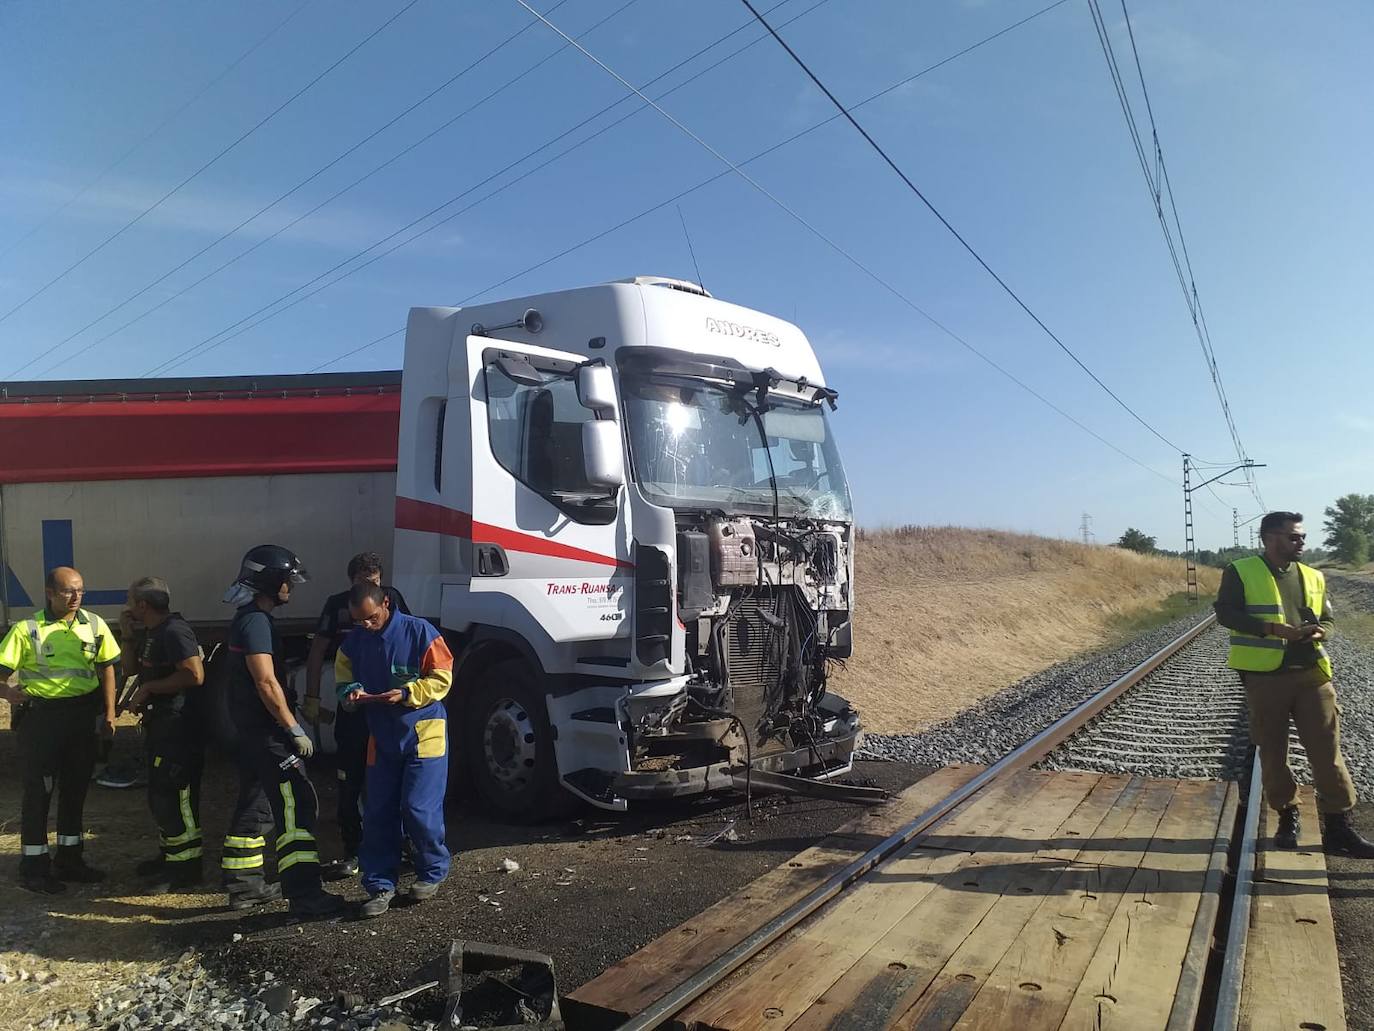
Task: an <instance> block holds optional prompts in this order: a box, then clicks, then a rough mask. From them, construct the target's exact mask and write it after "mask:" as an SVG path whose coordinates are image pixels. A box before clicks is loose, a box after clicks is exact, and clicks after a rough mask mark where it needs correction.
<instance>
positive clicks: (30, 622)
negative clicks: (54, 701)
mask: <svg viewBox="0 0 1374 1031" xmlns="http://www.w3.org/2000/svg"><path fill="white" fill-rule="evenodd" d="M118 658H119V643H118V642H117V641H116V640H115V637H114V634H112V633H111V632H110V628H109V626H108V625H107V624H106V622H105V621H104V620H103V619H101V618H100V617H99V616H97V615H96V614H95V613H94V612H87V611H86V610H85V609H78V610H77V612H76V616H75V617H74V618H73V619H72V621H71V622H70V623H68V622H67V621H66V620H65V619H55V620H49V619H48V616H47V613H46V612H41V611H40V612H35V613H34V614H33V616H32V618H30V619H26V620H24V621H23V622H21V623H16V624H14V626H12V627H10V632H9V633H8V634H6V635H5V639H4V641H0V666H5V667H7V668H9V669H12V670H14V671H15V673H17V674H18V676H19V686H20V687H21V688H23V690H24V693H25V694H27V695H32V696H33V697H34V698H74V697H76V696H77V695H83V694H90V692H92V691H94V690H95V689H96V688H97V687H99V686H100V678H99V676H98V675H97V671H98V670H99V669H100V667H101V666H107V665H109V664H110V663H112V662H114V661H115V660H116V659H118Z"/></svg>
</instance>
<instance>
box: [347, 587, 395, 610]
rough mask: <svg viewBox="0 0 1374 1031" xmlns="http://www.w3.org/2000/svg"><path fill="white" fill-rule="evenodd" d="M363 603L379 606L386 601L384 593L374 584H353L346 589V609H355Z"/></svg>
mask: <svg viewBox="0 0 1374 1031" xmlns="http://www.w3.org/2000/svg"><path fill="white" fill-rule="evenodd" d="M365 601H371V602H373V603H374V604H377V605H381V604H382V603H383V602H385V601H386V591H385V590H384V589H382V588H381V587H379V586H377V585H376V584H369V583H361V584H354V585H353V586H352V587H350V588H349V589H348V607H349V608H350V609H356V608H357V607H358V606H359V605H361V604H362V603H363V602H365Z"/></svg>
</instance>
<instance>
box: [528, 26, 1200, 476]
mask: <svg viewBox="0 0 1374 1031" xmlns="http://www.w3.org/2000/svg"><path fill="white" fill-rule="evenodd" d="M516 2H517V3H520V4H522V5H523V4H524V3H525V0H516ZM740 2H741V3H743V4H744V6H745V7H747V8H748V9H749V12H750V13H751V14H752V15H753V16H754V17H755V18H757V19H758V21H759V23H760V24H761V25H763V27H764V28H766V29H767V30H768V32H769V33H770V34H771V35H772V37H773V38H774V39H775V40H777V42H778V45H779V46H781V47H782V48H783V50H785V51H786V52H787V54H788V56H789V57H791V58H792V60H793V61H795V62H796V64H797V66H798V67H799V68H801V70H802V71H803V72H805V73H806V76H807V77H808V78H809V79H810V80H811V81H812V82H813V83H814V84H815V85H816V88H817V89H819V90H820V91H821V92H822V93H824V94H825V96H826V98H827V99H829V101H830V102H831V103H832V104H834V105H835V108H836V110H838V111H839V112H840V114H842V115H843V116H844V117H845V119H846V120H847V121H848V122H849V124H850V125H852V126H853V127H854V128H855V130H857V131H858V133H859V135H860V136H862V137H863V138H864V139H865V140H866V141H867V142H868V145H869V146H870V147H872V148H873V150H874V151H875V152H876V153H877V154H878V156H879V157H881V158H882V159H883V161H884V162H885V163H886V164H887V166H888V167H889V168H891V169H892V171H894V172H895V173H897V176H898V177H899V178H900V179H901V180H902V182H904V183H905V184H906V186H907V188H908V189H910V190H911V192H912V193H913V194H915V195H916V197H917V198H918V199H919V200H920V201H921V203H922V204H924V205H925V206H926V208H927V209H928V210H929V211H930V213H931V214H932V215H934V216H935V217H936V219H938V220H939V222H940V224H941V225H942V226H944V227H945V229H947V230H948V231H949V233H950V235H952V236H953V237H954V238H955V239H956V240H958V241H959V243H960V245H961V246H962V247H963V248H964V250H966V251H967V252H968V253H969V254H970V255H971V256H972V257H973V259H974V260H975V261H976V262H978V264H979V265H981V266H982V267H983V270H984V271H985V272H986V273H987V274H988V275H989V276H991V277H992V278H993V280H994V281H995V282H996V283H997V285H998V286H1000V287H1001V288H1002V289H1003V291H1005V292H1006V294H1007V296H1008V297H1010V298H1011V299H1012V300H1013V301H1015V302H1016V304H1017V306H1018V307H1020V309H1021V310H1022V311H1024V312H1025V313H1026V314H1027V315H1029V316H1030V317H1031V320H1032V321H1034V322H1035V324H1036V325H1037V326H1039V327H1040V328H1041V329H1042V330H1043V331H1044V332H1045V334H1046V335H1047V336H1048V337H1049V338H1050V339H1051V340H1053V341H1054V342H1055V344H1056V345H1058V347H1059V349H1060V350H1061V351H1063V352H1064V353H1065V354H1066V355H1068V356H1069V358H1071V359H1072V360H1073V362H1074V364H1075V365H1077V366H1078V367H1079V368H1080V369H1082V370H1083V372H1085V373H1086V374H1087V375H1088V377H1089V378H1090V379H1091V380H1092V381H1093V382H1094V383H1096V384H1097V385H1098V386H1099V387H1101V388H1102V390H1103V391H1105V392H1106V394H1107V395H1108V396H1109V397H1110V398H1111V399H1112V400H1113V401H1115V402H1116V403H1117V404H1118V405H1120V406H1121V408H1122V409H1124V410H1125V411H1126V412H1127V413H1128V414H1129V415H1130V416H1131V418H1133V419H1135V421H1136V422H1138V423H1140V425H1141V426H1144V427H1145V429H1147V430H1149V431H1150V433H1152V434H1154V436H1155V437H1157V438H1158V439H1159V440H1161V441H1162V442H1163V443H1164V444H1166V445H1167V446H1169V447H1170V448H1172V449H1173V450H1174V451H1176V452H1178V453H1179V454H1183V453H1184V450H1185V449H1183V448H1181V447H1179V446H1178V445H1177V444H1175V443H1174V442H1173V441H1171V440H1170V439H1169V438H1168V437H1166V436H1164V434H1162V433H1160V432H1159V430H1157V429H1155V428H1154V426H1152V425H1151V424H1150V423H1149V422H1147V421H1146V420H1145V418H1144V417H1143V416H1141V415H1140V413H1138V412H1137V411H1136V410H1135V409H1134V408H1132V407H1131V406H1130V405H1128V404H1127V403H1126V402H1125V401H1123V400H1122V399H1121V397H1120V396H1119V395H1118V394H1117V393H1116V391H1114V390H1112V388H1111V387H1109V386H1107V384H1106V383H1104V382H1103V381H1102V379H1101V378H1100V377H1099V376H1098V375H1097V373H1095V372H1093V370H1092V369H1090V368H1088V366H1087V365H1086V364H1085V363H1084V362H1083V360H1082V359H1081V358H1079V357H1078V355H1077V354H1075V353H1074V351H1073V349H1072V348H1070V347H1069V346H1068V345H1067V344H1065V343H1064V341H1063V340H1061V339H1060V338H1059V336H1058V334H1056V333H1055V332H1054V331H1053V330H1052V329H1050V327H1049V326H1047V325H1045V323H1044V321H1043V320H1042V319H1041V318H1040V316H1039V315H1037V314H1036V313H1035V312H1034V311H1032V310H1031V308H1030V306H1029V305H1028V304H1026V302H1025V301H1023V300H1022V299H1021V297H1020V295H1019V294H1017V292H1016V291H1015V290H1013V289H1012V288H1011V287H1010V286H1009V285H1008V284H1007V282H1006V280H1004V279H1003V278H1002V277H1001V276H1000V275H998V274H997V273H996V272H995V271H994V270H993V268H992V266H991V265H989V264H988V263H987V262H986V261H985V260H983V256H982V255H981V254H979V253H978V251H977V250H976V249H974V247H973V245H972V244H970V243H969V242H968V240H967V239H965V238H964V236H963V234H961V233H960V232H959V231H958V230H957V229H955V228H954V226H953V224H951V223H950V221H949V219H947V218H945V216H944V215H943V214H941V213H940V210H939V209H938V208H937V207H935V205H934V204H932V203H931V202H930V199H929V198H928V197H926V195H925V194H924V193H922V192H921V190H920V188H919V187H918V186H917V185H916V184H915V183H914V182H912V180H911V177H910V176H908V175H907V174H906V172H904V171H902V169H901V167H900V166H899V165H898V164H897V163H896V162H895V161H893V160H892V158H891V157H890V156H888V153H887V151H885V150H884V149H883V148H882V147H881V146H880V145H879V144H878V141H877V140H875V139H874V138H873V136H872V135H871V134H870V133H869V132H868V130H867V129H865V128H864V127H863V126H862V125H860V124H859V121H858V119H857V118H855V117H854V116H853V114H851V113H850V112H849V110H848V109H847V108H846V107H845V106H844V105H843V104H841V103H840V101H839V99H838V98H837V97H836V96H835V94H834V93H832V92H831V91H830V89H829V87H827V86H826V85H825V83H823V82H821V80H820V78H819V77H818V76H817V75H816V73H815V72H813V71H812V70H811V68H810V67H809V66H808V65H807V63H806V62H805V61H803V60H802V59H801V57H800V55H798V54H797V52H796V51H795V50H793V49H792V47H791V46H789V45H788V43H787V41H786V40H784V39H783V38H782V36H781V35H779V33H778V31H777V30H776V29H774V28H773V26H772V25H770V24H769V22H768V19H767V18H765V17H764V15H763V14H761V13H760V12H759V11H758V9H757V8H755V7H754V5H753V4H752V3H750V2H749V0H740Z"/></svg>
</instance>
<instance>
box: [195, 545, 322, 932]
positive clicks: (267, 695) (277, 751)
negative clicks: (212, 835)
mask: <svg viewBox="0 0 1374 1031" xmlns="http://www.w3.org/2000/svg"><path fill="white" fill-rule="evenodd" d="M309 579H310V576H309V574H308V573H307V572H306V570H305V567H304V566H303V565H302V564H301V561H300V559H299V558H297V557H296V555H295V554H294V553H293V552H291V551H289V550H288V549H286V548H283V547H280V546H279V545H276V544H260V545H258V546H257V547H255V548H252V549H250V550H249V551H248V553H247V554H246V555H244V556H243V562H242V564H241V565H240V567H239V575H238V578H237V579H236V580H235V581H234V582H233V583H232V584H231V585H230V587H229V590H228V591H227V592H226V594H225V596H224V600H225V602H227V603H229V604H232V605H235V606H237V611H236V612H235V613H234V619H233V622H232V623H231V624H230V626H229V635H228V638H227V640H226V646H227V650H228V651H227V662H228V676H229V681H228V692H229V712H230V716H231V717H232V719H233V723H234V726H235V729H236V730H237V731H238V738H239V747H238V752H239V754H238V762H239V796H238V801H237V802H236V803H235V806H234V815H233V817H232V819H231V821H230V824H229V832H228V834H227V835H226V837H225V839H224V854H223V859H222V861H221V865H222V867H223V873H224V885H225V888H226V889H227V891H228V893H229V906H230V908H231V909H248V908H250V907H252V906H256V905H260V904H262V903H264V902H270V901H273V900H274V899H277V898H279V897H280V896H281V895H283V894H284V895H285V896H286V898H287V901H288V903H289V905H290V909H291V912H292V914H293V915H296V916H326V915H329V914H332V913H335V912H337V911H338V910H339V909H341V908H342V907H343V899H341V898H339V897H338V896H337V895H331V894H330V893H329V892H327V891H325V890H324V888H323V887H322V886H321V884H320V857H319V851H318V848H317V846H316V843H315V819H316V816H317V815H318V812H319V799H318V797H317V796H316V794H315V787H314V785H313V784H311V783H310V777H309V775H308V774H307V773H306V770H305V760H306V759H308V758H310V756H311V755H312V754H314V751H315V745H314V742H313V741H312V740H311V738H310V736H309V735H308V734H306V732H305V729H304V728H303V727H302V726H301V724H300V721H299V720H298V719H297V718H296V698H295V695H294V694H293V693H292V692H289V691H288V690H287V688H286V687H285V686H284V684H285V683H286V677H285V675H284V671H283V663H282V654H281V651H282V649H281V639H280V637H279V636H278V634H277V628H276V625H275V623H274V622H273V618H272V614H273V611H274V610H275V609H277V608H278V607H279V606H281V605H285V604H287V603H288V602H289V601H290V600H291V589H292V587H293V585H295V584H301V583H305V582H306V581H308V580H309ZM269 824H270V825H272V826H273V827H274V829H275V832H276V837H275V841H276V852H277V874H278V876H279V879H280V887H278V885H276V884H268V883H267V881H266V878H265V877H264V874H263V851H264V849H265V848H266V845H267V843H266V841H265V839H264V838H263V832H264V831H266V830H267V828H268V826H269Z"/></svg>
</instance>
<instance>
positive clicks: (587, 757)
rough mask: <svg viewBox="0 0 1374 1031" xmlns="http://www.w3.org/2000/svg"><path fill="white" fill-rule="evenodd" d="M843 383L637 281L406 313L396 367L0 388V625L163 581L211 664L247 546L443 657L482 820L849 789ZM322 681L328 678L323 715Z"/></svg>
mask: <svg viewBox="0 0 1374 1031" xmlns="http://www.w3.org/2000/svg"><path fill="white" fill-rule="evenodd" d="M836 396H837V395H836V393H835V391H834V390H832V389H831V388H830V387H828V386H827V385H826V383H825V379H824V375H823V373H822V370H821V368H820V365H819V363H818V361H817V359H816V355H815V353H814V351H813V349H812V348H811V345H810V343H809V342H808V341H807V339H806V337H805V335H804V334H803V333H802V332H801V330H800V329H799V328H797V327H796V326H794V325H792V324H790V323H788V322H786V321H784V320H781V319H778V318H775V317H773V316H770V315H766V314H763V313H761V312H757V311H753V310H750V309H747V308H743V307H740V306H737V305H734V304H730V303H728V302H725V301H722V300H720V299H717V298H714V297H712V296H711V295H710V294H708V293H707V292H706V291H705V290H704V289H702V288H701V287H700V286H698V285H696V284H692V283H687V282H683V281H679V280H670V279H663V278H658V277H637V278H635V279H632V280H625V281H619V282H614V283H607V284H602V285H598V286H591V287H583V288H577V289H572V290H566V291H560V292H556V293H547V294H540V295H537V296H530V297H522V298H515V299H511V300H507V301H500V302H494V303H491V304H484V305H480V306H474V307H466V308H414V309H412V310H411V312H410V315H409V320H408V323H407V327H406V337H405V351H404V365H403V368H402V369H401V371H400V372H399V373H396V372H380V373H332V374H324V375H306V376H266V377H228V378H213V379H211V378H202V379H178V380H167V379H163V380H157V379H144V380H130V381H64V382H49V383H11V384H7V385H3V386H0V567H2V568H3V577H2V578H0V622H3V623H5V624H6V625H8V623H9V622H11V621H12V620H16V619H21V618H24V616H25V615H26V614H27V612H28V611H31V610H32V608H33V607H36V606H38V605H41V604H42V601H43V591H42V583H43V576H44V571H45V570H46V569H49V568H51V567H53V566H55V565H64V564H74V565H76V566H77V567H78V568H79V569H80V570H81V572H82V573H83V575H84V577H85V580H86V585H87V588H88V594H87V598H86V603H87V605H88V606H90V607H92V608H94V609H96V610H97V611H99V612H101V613H102V614H103V615H105V616H107V618H110V619H111V620H112V621H113V620H114V619H115V618H116V617H117V616H118V613H119V609H120V607H121V606H122V604H123V601H124V593H125V588H126V587H127V585H128V584H129V583H130V582H131V581H132V580H133V579H135V578H136V577H138V576H141V575H145V574H157V575H161V576H164V577H166V578H167V579H168V580H169V581H170V582H171V584H172V587H173V592H174V598H173V600H174V605H175V607H177V608H179V609H180V610H181V612H182V613H183V614H184V615H185V616H186V617H187V618H188V619H189V620H191V622H192V623H193V624H194V625H195V626H196V627H197V629H198V631H199V632H200V634H201V636H202V639H203V641H204V642H205V643H206V645H207V651H210V652H211V653H212V658H211V662H210V683H211V684H214V683H215V682H216V679H217V678H216V676H215V673H216V666H217V663H216V662H215V661H214V657H213V647H214V644H215V643H216V642H217V641H218V640H219V639H220V637H221V636H222V634H223V631H224V629H225V627H226V626H227V624H228V620H229V617H230V616H231V615H232V612H231V611H230V610H229V608H228V606H226V605H224V604H222V603H221V602H220V598H221V596H222V595H223V592H224V589H225V586H226V585H227V584H228V582H229V580H230V579H231V578H232V576H233V575H234V572H235V570H236V569H237V566H238V561H239V558H240V557H241V555H242V553H243V552H244V551H245V550H247V548H249V547H251V546H252V545H254V544H259V543H269V542H270V543H279V544H284V545H286V546H288V547H290V548H292V549H293V550H295V551H296V552H297V553H298V554H300V555H301V556H302V558H303V559H304V561H305V562H306V564H307V566H308V567H310V569H311V570H312V572H313V574H314V576H313V579H312V581H311V582H310V583H309V584H306V585H304V586H302V587H301V588H299V589H298V592H297V594H296V596H295V597H294V598H293V600H292V603H291V605H290V606H289V607H288V608H287V609H284V610H282V612H281V614H280V616H281V618H280V619H279V625H280V626H281V627H282V630H283V634H284V637H285V639H286V642H287V647H288V650H289V651H290V652H291V654H292V655H293V656H295V657H296V658H303V656H304V654H305V652H306V650H307V648H308V635H309V634H310V632H311V630H312V629H313V625H314V617H315V615H316V614H317V613H318V611H319V608H320V606H321V604H322V603H323V600H324V597H325V595H326V594H328V593H329V592H330V591H332V590H334V589H337V585H338V583H339V582H340V581H342V580H343V568H344V566H345V564H346V562H347V560H348V558H349V557H350V556H351V555H352V554H354V553H356V552H358V551H364V550H371V551H377V552H380V553H382V555H383V557H384V559H385V561H386V564H387V573H388V578H389V580H390V581H391V582H392V583H394V584H395V585H396V586H397V587H398V588H399V589H400V590H401V591H402V593H403V594H404V595H405V597H406V599H407V600H408V602H409V605H410V608H411V609H412V611H413V612H414V613H415V614H417V615H420V616H423V617H425V618H427V619H430V620H431V621H433V622H434V623H435V624H436V625H437V626H439V627H440V628H441V629H442V630H443V632H444V634H445V635H446V637H447V638H448V640H449V643H450V647H451V649H452V651H453V653H454V655H455V660H456V661H455V687H454V690H453V691H452V692H451V694H450V696H449V702H448V704H449V707H450V719H451V723H450V737H451V740H452V750H451V751H452V755H453V757H454V758H453V762H452V763H451V766H452V767H453V771H454V774H455V776H458V777H461V778H462V779H463V780H464V781H466V782H467V784H468V786H470V787H471V788H472V789H473V790H475V791H476V793H477V794H478V795H479V796H480V798H481V799H482V800H483V801H484V802H485V803H486V804H487V805H488V806H489V807H490V808H492V809H493V810H495V811H496V812H498V813H499V814H502V815H505V816H508V817H511V818H516V819H533V818H539V817H542V816H548V815H551V814H553V813H556V812H558V811H560V810H562V809H565V808H566V807H567V805H568V804H569V803H571V802H573V800H575V799H581V800H583V801H584V802H588V803H591V804H592V805H594V806H598V807H601V808H604V809H612V810H621V809H624V808H626V806H627V805H628V803H629V802H631V801H633V800H636V799H651V798H658V797H664V796H674V795H683V794H691V793H699V792H706V791H713V790H719V789H725V788H729V787H732V786H733V785H734V784H735V783H736V779H737V777H738V776H739V775H740V773H741V772H742V771H746V770H748V771H754V772H760V773H775V774H776V773H782V774H794V775H798V776H803V777H812V778H826V777H833V776H835V775H838V774H841V773H843V772H846V771H847V770H849V769H850V766H851V761H852V754H853V751H854V749H855V746H856V744H857V741H858V737H859V734H860V726H859V717H858V714H857V713H856V712H855V711H854V710H853V709H852V708H851V707H850V706H849V705H848V704H847V703H846V702H845V701H844V700H843V699H842V698H840V697H838V696H836V695H834V694H833V693H831V692H829V691H828V689H827V673H828V671H829V669H830V667H831V664H832V663H833V662H834V661H835V660H843V659H844V658H845V657H847V656H848V655H849V654H850V653H851V650H852V647H853V621H852V615H853V605H854V599H853V554H854V540H855V533H854V517H853V511H852V505H851V500H850V493H849V487H848V484H847V482H846V480H845V476H844V470H843V465H842V463H841V460H840V454H839V449H838V447H837V445H836V442H835V438H834V436H833V433H832V431H831V427H830V422H829V417H828V415H829V412H830V411H832V410H834V407H835V403H836ZM328 695H329V692H328V689H327V688H326V698H328Z"/></svg>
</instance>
